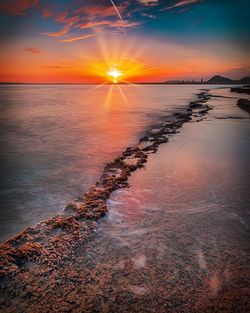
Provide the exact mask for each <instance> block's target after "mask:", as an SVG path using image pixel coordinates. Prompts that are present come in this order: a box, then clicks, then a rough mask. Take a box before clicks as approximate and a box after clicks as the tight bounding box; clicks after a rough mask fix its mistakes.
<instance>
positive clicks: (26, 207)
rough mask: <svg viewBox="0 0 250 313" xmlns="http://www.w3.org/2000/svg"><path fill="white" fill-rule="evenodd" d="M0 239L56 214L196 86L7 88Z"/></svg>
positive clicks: (0, 141) (0, 127) (0, 125)
mask: <svg viewBox="0 0 250 313" xmlns="http://www.w3.org/2000/svg"><path fill="white" fill-rule="evenodd" d="M0 88H1V101H0V103H1V105H0V131H1V138H0V147H1V153H0V161H1V162H0V164H1V165H0V176H1V192H0V201H1V204H2V205H1V207H2V209H1V212H0V217H1V224H0V229H1V236H0V238H1V239H3V238H6V237H7V236H9V235H11V234H14V233H16V232H18V231H20V230H22V229H23V228H24V227H25V226H28V225H31V224H33V223H36V222H38V221H40V220H41V219H44V218H47V217H49V216H53V215H54V214H55V213H57V212H59V211H60V210H61V209H62V208H63V207H64V205H65V204H66V203H68V202H69V201H71V199H74V198H76V197H77V196H79V195H81V194H82V193H83V192H85V191H87V190H88V189H89V187H90V186H92V185H93V184H94V183H95V182H96V180H97V179H98V177H99V175H100V173H101V171H102V169H103V166H104V164H105V163H107V162H109V161H111V160H112V159H113V158H114V157H116V156H117V155H118V154H119V153H120V152H121V151H123V150H124V149H125V148H126V147H127V146H129V145H131V144H134V143H136V142H137V140H138V138H139V137H140V136H141V134H142V133H143V132H144V131H145V129H147V127H149V126H150V125H152V124H155V123H158V122H159V120H160V118H161V117H162V116H163V115H166V114H168V113H170V112H172V111H173V109H174V108H176V107H181V106H184V105H186V103H187V102H188V101H189V100H190V99H192V98H193V97H194V94H195V93H196V92H197V89H198V88H199V87H198V86H185V87H182V88H179V86H176V87H172V86H168V87H167V86H150V88H149V87H148V86H133V85H103V86H98V88H96V86H93V85H90V86H87V85H75V86H74V85H65V86H59V85H55V86H53V85H49V86H46V85H41V86H39V85H32V86H29V85H25V86H20V85H19V86H1V87H0Z"/></svg>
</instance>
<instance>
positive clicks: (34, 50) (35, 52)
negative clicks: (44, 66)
mask: <svg viewBox="0 0 250 313" xmlns="http://www.w3.org/2000/svg"><path fill="white" fill-rule="evenodd" d="M24 50H25V51H27V52H31V53H34V54H38V53H42V50H39V49H38V48H34V47H33V48H25V49H24Z"/></svg>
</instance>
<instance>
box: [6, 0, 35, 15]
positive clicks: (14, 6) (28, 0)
mask: <svg viewBox="0 0 250 313" xmlns="http://www.w3.org/2000/svg"><path fill="white" fill-rule="evenodd" d="M38 4H39V0H14V1H13V0H1V3H0V12H2V13H6V14H9V15H26V14H27V10H29V9H30V8H31V7H33V6H36V5H38Z"/></svg>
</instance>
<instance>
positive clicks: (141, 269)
mask: <svg viewBox="0 0 250 313" xmlns="http://www.w3.org/2000/svg"><path fill="white" fill-rule="evenodd" d="M215 92H216V95H220V96H223V95H224V96H226V95H230V93H228V91H227V90H226V89H221V90H216V91H215V90H212V91H211V92H210V93H211V94H214V93H215ZM235 103H236V101H235V99H230V98H221V97H213V98H212V99H211V100H209V101H208V104H209V105H210V106H212V107H213V110H211V111H209V113H208V114H207V116H206V118H205V119H204V120H203V121H201V122H199V123H198V122H195V121H194V120H193V121H191V122H189V123H186V124H185V125H184V126H183V127H182V128H181V130H180V133H179V134H175V135H174V136H173V137H172V138H171V140H170V142H168V143H167V144H162V145H161V146H160V148H159V150H158V152H157V153H156V154H152V155H150V156H149V160H148V162H147V163H146V166H145V168H144V169H141V170H137V171H136V172H134V173H133V175H132V176H131V177H130V179H129V184H130V188H125V189H120V190H117V191H116V192H114V193H113V194H112V197H111V198H110V199H109V200H108V206H109V213H108V215H107V216H106V217H105V218H104V219H101V220H100V221H99V223H98V228H97V232H96V233H95V234H93V236H92V237H91V238H89V240H88V241H87V242H85V243H84V244H82V245H81V246H79V247H78V248H77V249H76V250H75V251H74V253H73V254H72V255H71V256H70V259H68V260H65V261H64V262H63V264H60V266H58V267H57V268H55V269H54V270H53V271H51V272H50V273H49V275H47V273H46V271H43V270H44V269H43V268H42V270H41V269H40V268H39V266H35V265H33V266H32V263H31V264H30V265H29V266H30V267H27V271H26V272H24V273H20V274H19V275H18V276H17V277H16V278H15V279H13V281H12V285H11V284H8V285H7V287H6V288H9V289H8V290H10V291H12V290H15V294H14V296H13V294H12V292H9V293H6V299H7V300H6V303H7V304H8V305H7V310H6V312H12V311H13V309H14V308H15V309H16V308H18V309H17V312H40V311H43V312H58V311H60V312H107V313H108V312H174V313H176V312H181V313H184V312H188V313H194V312H195V313H204V312H225V313H226V312H242V313H246V312H249V309H250V306H249V303H250V302H249V289H248V287H247V286H248V283H249V280H248V277H249V273H250V268H249V261H250V260H249V256H250V250H249V226H250V219H249V207H250V194H249V177H250V166H249V158H250V124H249V120H250V119H249V114H248V113H246V112H244V111H243V110H241V109H239V108H238V107H237V106H236V104H235ZM24 286H25V288H24ZM8 295H10V296H9V299H8Z"/></svg>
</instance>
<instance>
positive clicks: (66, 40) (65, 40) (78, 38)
mask: <svg viewBox="0 0 250 313" xmlns="http://www.w3.org/2000/svg"><path fill="white" fill-rule="evenodd" d="M93 36H95V35H94V34H92V35H83V36H78V37H72V38H67V39H61V40H60V41H62V42H74V41H78V40H82V39H87V38H90V37H93Z"/></svg>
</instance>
